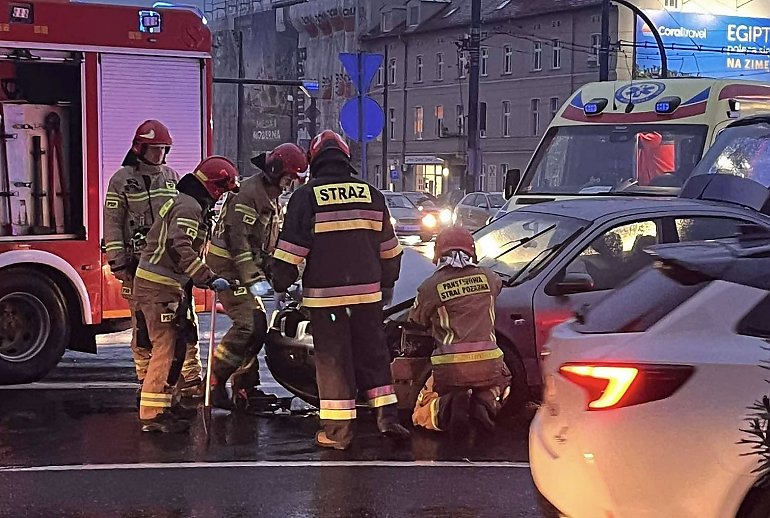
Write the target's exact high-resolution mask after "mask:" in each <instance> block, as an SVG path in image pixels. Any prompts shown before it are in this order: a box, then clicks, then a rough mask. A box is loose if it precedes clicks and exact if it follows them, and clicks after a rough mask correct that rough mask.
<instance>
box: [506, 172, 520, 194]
mask: <svg viewBox="0 0 770 518" xmlns="http://www.w3.org/2000/svg"><path fill="white" fill-rule="evenodd" d="M520 183H521V169H508V171H506V172H505V193H504V194H505V199H506V200H507V199H509V198H510V197H511V196H513V193H515V192H516V188H517V187H518V186H519V184H520Z"/></svg>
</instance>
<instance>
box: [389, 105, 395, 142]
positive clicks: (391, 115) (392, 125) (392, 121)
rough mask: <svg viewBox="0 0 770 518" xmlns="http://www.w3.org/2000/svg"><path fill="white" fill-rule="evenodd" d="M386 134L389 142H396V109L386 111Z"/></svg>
mask: <svg viewBox="0 0 770 518" xmlns="http://www.w3.org/2000/svg"><path fill="white" fill-rule="evenodd" d="M388 133H389V136H390V140H396V109H395V108H389V109H388Z"/></svg>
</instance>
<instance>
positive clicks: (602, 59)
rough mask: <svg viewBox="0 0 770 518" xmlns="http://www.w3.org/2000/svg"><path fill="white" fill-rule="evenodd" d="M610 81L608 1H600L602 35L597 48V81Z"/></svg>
mask: <svg viewBox="0 0 770 518" xmlns="http://www.w3.org/2000/svg"><path fill="white" fill-rule="evenodd" d="M609 79H610V0H602V33H601V45H600V46H599V81H609Z"/></svg>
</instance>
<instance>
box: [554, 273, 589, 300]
mask: <svg viewBox="0 0 770 518" xmlns="http://www.w3.org/2000/svg"><path fill="white" fill-rule="evenodd" d="M593 289H594V280H593V278H592V277H591V276H590V275H589V274H587V273H583V272H567V273H566V274H565V275H564V278H563V279H562V280H561V281H559V282H558V283H556V290H557V293H558V294H559V295H572V294H573V293H583V292H586V291H591V290H593Z"/></svg>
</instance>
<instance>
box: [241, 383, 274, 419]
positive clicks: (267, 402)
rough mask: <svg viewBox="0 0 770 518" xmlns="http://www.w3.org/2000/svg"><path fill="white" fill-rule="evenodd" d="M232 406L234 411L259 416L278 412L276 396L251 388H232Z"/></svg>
mask: <svg viewBox="0 0 770 518" xmlns="http://www.w3.org/2000/svg"><path fill="white" fill-rule="evenodd" d="M233 405H234V406H235V410H237V411H239V412H245V413H247V414H261V413H265V412H275V411H276V410H278V407H279V405H278V396H276V395H275V394H267V393H265V392H263V391H262V390H260V389H258V388H256V387H252V388H249V389H246V388H238V389H236V388H235V387H233Z"/></svg>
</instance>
